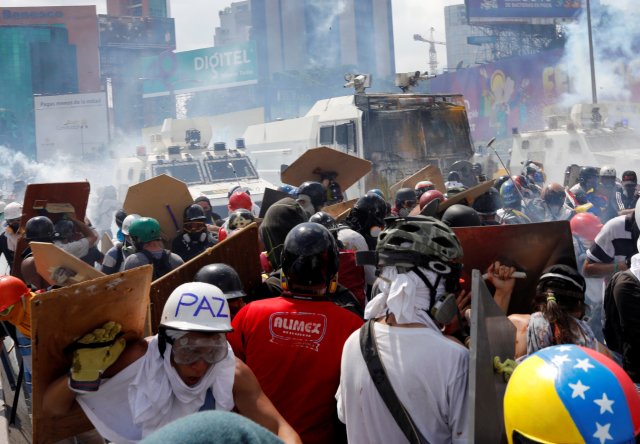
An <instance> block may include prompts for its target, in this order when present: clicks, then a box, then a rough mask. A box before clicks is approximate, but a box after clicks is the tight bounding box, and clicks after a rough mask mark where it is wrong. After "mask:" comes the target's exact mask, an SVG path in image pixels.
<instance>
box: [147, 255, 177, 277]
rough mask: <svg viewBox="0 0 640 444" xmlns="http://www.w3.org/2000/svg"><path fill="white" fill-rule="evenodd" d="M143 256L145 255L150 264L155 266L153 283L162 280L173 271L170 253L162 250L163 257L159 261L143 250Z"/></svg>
mask: <svg viewBox="0 0 640 444" xmlns="http://www.w3.org/2000/svg"><path fill="white" fill-rule="evenodd" d="M142 254H144V255H145V257H146V258H147V260H148V261H149V263H150V264H151V265H153V276H152V278H151V280H152V281H155V280H156V279H158V278H161V277H162V276H164V275H165V274H167V273H168V272H170V271H171V270H172V268H171V262H169V254H170V253H169V251H167V250H162V256H161V257H160V258H159V259H156V257H155V256H154V255H153V254H151V252H149V251H147V250H142Z"/></svg>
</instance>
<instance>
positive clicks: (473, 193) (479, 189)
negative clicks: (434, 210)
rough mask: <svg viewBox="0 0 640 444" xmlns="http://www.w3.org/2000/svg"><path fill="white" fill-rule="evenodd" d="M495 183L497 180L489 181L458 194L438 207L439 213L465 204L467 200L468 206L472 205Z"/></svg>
mask: <svg viewBox="0 0 640 444" xmlns="http://www.w3.org/2000/svg"><path fill="white" fill-rule="evenodd" d="M494 182H495V179H492V180H488V181H486V182H482V183H481V184H478V185H476V186H475V187H471V188H469V189H468V190H465V191H463V192H462V193H458V194H455V195H453V196H451V197H450V198H448V199H447V200H445V201H444V202H441V203H440V204H439V205H438V212H439V213H443V212H444V211H445V210H446V209H447V208H449V207H450V206H451V205H454V204H458V203H463V202H464V201H465V200H466V201H467V204H468V205H471V204H472V203H473V201H474V200H475V199H476V198H478V196H481V195H483V194H484V193H486V192H487V190H488V189H489V188H491V187H492V186H493V183H494Z"/></svg>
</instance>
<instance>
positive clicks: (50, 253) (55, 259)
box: [30, 242, 104, 287]
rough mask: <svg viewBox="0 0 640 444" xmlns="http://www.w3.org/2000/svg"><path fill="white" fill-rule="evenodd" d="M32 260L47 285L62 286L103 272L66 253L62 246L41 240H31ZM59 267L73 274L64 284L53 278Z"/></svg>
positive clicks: (93, 277) (94, 276)
mask: <svg viewBox="0 0 640 444" xmlns="http://www.w3.org/2000/svg"><path fill="white" fill-rule="evenodd" d="M30 245H31V250H32V251H33V260H34V261H35V263H36V270H37V271H38V274H39V275H40V276H42V277H43V278H44V279H45V280H46V281H47V283H48V284H49V285H62V286H64V287H66V286H69V285H73V284H77V283H78V282H84V281H88V280H90V279H95V278H99V277H102V276H104V273H102V272H101V271H98V270H96V269H95V268H93V267H92V266H91V265H89V264H87V263H86V262H83V261H81V260H80V259H78V258H77V257H75V256H73V255H71V254H69V253H67V252H66V251H64V250H63V249H62V248H60V247H58V246H56V245H54V244H48V243H43V242H31V244H30ZM60 267H63V268H65V269H67V270H72V271H73V272H74V273H75V275H74V276H70V277H69V278H68V279H67V281H66V282H65V283H64V284H58V283H56V281H55V280H54V278H53V273H54V272H55V271H56V270H57V269H58V268H60Z"/></svg>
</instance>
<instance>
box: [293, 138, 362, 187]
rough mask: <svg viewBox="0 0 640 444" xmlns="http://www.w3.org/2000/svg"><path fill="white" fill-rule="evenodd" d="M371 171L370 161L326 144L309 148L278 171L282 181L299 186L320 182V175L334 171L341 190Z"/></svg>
mask: <svg viewBox="0 0 640 444" xmlns="http://www.w3.org/2000/svg"><path fill="white" fill-rule="evenodd" d="M370 171H371V162H369V161H368V160H365V159H361V158H360V157H357V156H352V155H351V154H347V153H343V152H342V151H338V150H334V149H333V148H328V147H326V146H321V147H319V148H311V149H309V150H307V151H306V152H305V153H304V154H303V155H302V156H300V157H298V158H297V159H296V160H295V161H294V162H293V163H292V164H291V165H289V166H288V167H287V169H285V170H284V171H283V172H282V173H280V180H282V183H288V184H291V185H293V186H296V187H297V186H299V185H300V184H301V183H302V182H305V181H307V180H313V181H316V182H320V180H321V179H322V175H323V174H326V173H334V174H335V175H336V177H335V181H336V182H337V183H338V184H340V187H341V188H342V190H343V191H345V190H346V189H347V188H349V187H350V186H351V185H353V184H354V183H356V182H357V181H359V180H360V179H362V178H363V177H364V176H366V175H367V174H368V173H369V172H370Z"/></svg>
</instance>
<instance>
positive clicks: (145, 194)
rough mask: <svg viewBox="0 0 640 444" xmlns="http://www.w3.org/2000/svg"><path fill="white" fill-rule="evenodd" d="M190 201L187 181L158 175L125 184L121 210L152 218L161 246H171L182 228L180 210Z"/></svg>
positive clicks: (191, 199) (181, 211)
mask: <svg viewBox="0 0 640 444" xmlns="http://www.w3.org/2000/svg"><path fill="white" fill-rule="evenodd" d="M192 203H193V198H192V197H191V194H190V193H189V188H188V187H187V184H185V183H184V182H182V181H180V180H178V179H175V178H173V177H170V176H167V175H166V174H161V175H159V176H156V177H153V178H151V179H148V180H145V181H144V182H141V183H139V184H136V185H133V186H131V187H129V190H128V191H127V197H126V198H125V200H124V205H123V209H124V211H125V213H127V214H139V215H140V216H145V217H153V218H154V219H156V220H157V221H158V222H159V223H160V228H161V231H162V239H163V240H164V241H165V245H167V246H171V241H172V240H173V238H174V237H175V236H176V233H177V232H178V231H179V230H181V229H182V213H183V212H184V209H185V208H186V207H188V206H189V205H191V204H192Z"/></svg>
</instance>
